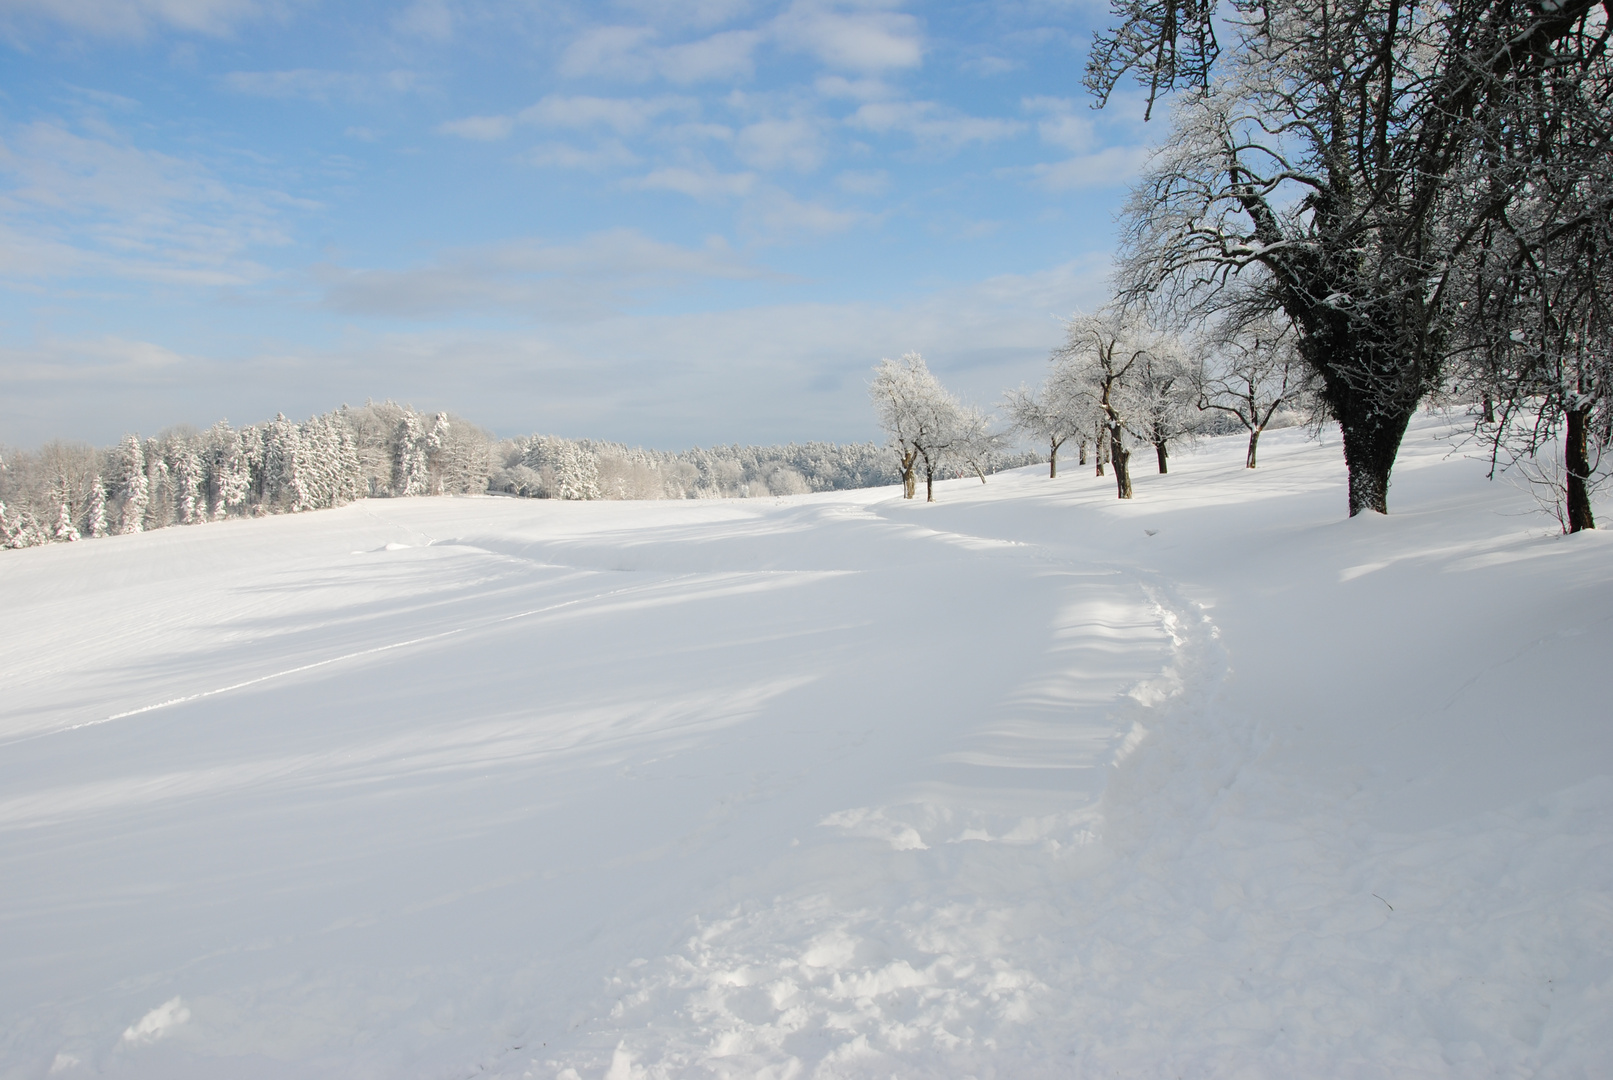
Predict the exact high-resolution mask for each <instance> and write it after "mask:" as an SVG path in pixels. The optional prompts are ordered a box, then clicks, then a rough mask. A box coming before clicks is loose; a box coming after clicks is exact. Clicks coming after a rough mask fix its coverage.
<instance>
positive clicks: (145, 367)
mask: <svg viewBox="0 0 1613 1080" xmlns="http://www.w3.org/2000/svg"><path fill="white" fill-rule="evenodd" d="M190 359H191V358H189V357H186V356H184V355H182V354H180V353H177V352H175V351H174V350H172V349H169V348H167V347H165V346H162V345H157V344H154V343H152V342H149V341H132V340H129V339H127V338H120V337H114V336H111V335H108V336H105V337H100V338H89V339H80V340H73V339H64V338H47V339H46V340H44V341H42V342H40V343H39V344H38V345H34V346H31V347H25V348H6V347H0V378H3V379H4V380H5V381H6V382H8V383H12V384H21V383H30V384H40V383H56V384H63V383H72V384H94V385H106V384H116V385H121V384H126V383H131V382H151V381H158V382H162V383H170V382H172V381H173V379H174V376H175V375H176V374H177V369H178V368H180V367H182V366H184V365H185V364H187V363H189V362H190Z"/></svg>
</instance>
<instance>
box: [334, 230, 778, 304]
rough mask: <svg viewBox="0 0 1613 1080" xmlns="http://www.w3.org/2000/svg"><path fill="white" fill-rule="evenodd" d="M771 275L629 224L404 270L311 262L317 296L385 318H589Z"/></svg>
mask: <svg viewBox="0 0 1613 1080" xmlns="http://www.w3.org/2000/svg"><path fill="white" fill-rule="evenodd" d="M768 276H770V272H769V271H767V270H766V269H764V268H762V267H759V266H757V265H755V264H754V263H752V262H750V261H748V260H746V259H745V258H743V257H741V256H740V255H738V254H736V253H735V252H734V251H732V250H731V249H729V248H728V247H727V246H726V245H724V244H723V243H721V242H713V243H709V244H707V245H706V246H704V247H699V248H689V247H682V246H679V245H676V244H667V243H663V242H660V241H656V240H652V239H651V238H649V237H647V236H645V235H644V234H642V233H640V232H637V231H635V230H631V229H613V230H610V231H607V232H603V233H596V234H594V235H592V236H589V237H586V238H584V239H583V240H581V241H578V242H576V243H547V242H544V241H542V240H538V239H524V240H517V241H510V242H507V243H502V244H491V245H483V246H479V247H474V248H465V249H459V250H453V251H447V252H444V253H443V254H441V255H440V256H438V257H437V258H436V259H434V260H432V261H431V262H430V263H427V264H424V265H420V266H414V267H407V268H403V269H382V268H377V269H359V268H353V267H343V266H336V265H325V266H321V267H318V268H317V269H316V271H315V280H316V282H317V285H318V288H319V290H320V292H321V294H322V295H321V300H320V302H321V303H322V304H323V305H325V306H327V307H330V308H333V309H335V310H338V311H343V312H347V313H350V314H355V315H368V316H374V317H386V318H400V317H401V318H410V319H420V318H435V317H441V316H448V315H453V314H457V313H462V312H497V313H501V314H506V315H509V314H513V315H517V316H522V317H529V318H538V317H541V318H544V319H560V320H569V319H595V318H600V317H602V316H604V315H606V314H609V313H612V312H616V311H621V310H625V309H629V308H632V307H634V306H638V305H641V304H644V303H647V302H649V301H650V300H651V299H653V298H655V297H657V296H660V295H662V294H665V293H669V292H678V291H681V290H686V289H688V288H690V287H692V286H693V285H694V284H696V283H698V282H709V281H746V280H757V279H760V278H765V277H768Z"/></svg>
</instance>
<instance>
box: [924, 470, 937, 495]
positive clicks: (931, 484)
mask: <svg viewBox="0 0 1613 1080" xmlns="http://www.w3.org/2000/svg"><path fill="white" fill-rule="evenodd" d="M924 501H925V502H934V501H935V470H934V469H931V468H929V467H928V466H926V467H925V469H924Z"/></svg>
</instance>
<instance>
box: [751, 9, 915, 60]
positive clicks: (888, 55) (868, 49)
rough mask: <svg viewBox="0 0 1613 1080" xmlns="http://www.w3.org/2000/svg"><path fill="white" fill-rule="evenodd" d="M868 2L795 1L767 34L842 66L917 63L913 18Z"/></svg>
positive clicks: (787, 46) (780, 41) (799, 49)
mask: <svg viewBox="0 0 1613 1080" xmlns="http://www.w3.org/2000/svg"><path fill="white" fill-rule="evenodd" d="M869 7H872V5H869V6H862V5H853V6H851V7H850V9H849V10H847V6H846V5H842V4H837V3H833V2H829V0H796V2H795V3H793V4H791V5H790V8H789V10H788V11H786V12H784V13H783V14H782V15H780V16H779V17H778V19H777V20H775V22H774V24H773V27H772V31H773V36H774V38H775V40H777V41H778V43H779V45H780V46H781V47H783V48H786V49H790V50H793V51H797V52H805V53H810V54H811V55H812V56H814V57H816V58H817V59H818V60H819V61H821V62H822V63H824V64H826V65H828V66H829V67H833V68H839V69H841V70H844V71H865V72H876V71H888V70H891V69H895V68H912V67H918V66H919V64H920V63H922V62H923V59H924V45H923V41H922V39H921V36H920V34H919V23H918V20H917V19H915V18H914V17H913V16H911V15H904V14H900V13H898V12H892V11H881V10H877V9H875V10H870V9H869Z"/></svg>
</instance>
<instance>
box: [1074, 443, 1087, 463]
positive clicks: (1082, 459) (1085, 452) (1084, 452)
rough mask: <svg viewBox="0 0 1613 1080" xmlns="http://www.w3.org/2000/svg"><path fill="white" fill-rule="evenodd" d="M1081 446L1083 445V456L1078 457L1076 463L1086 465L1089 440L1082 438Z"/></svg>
mask: <svg viewBox="0 0 1613 1080" xmlns="http://www.w3.org/2000/svg"><path fill="white" fill-rule="evenodd" d="M1080 446H1081V456H1080V457H1078V458H1077V459H1076V462H1075V463H1076V464H1077V465H1085V464H1086V463H1087V441H1086V440H1085V439H1082V440H1081V444H1080Z"/></svg>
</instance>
